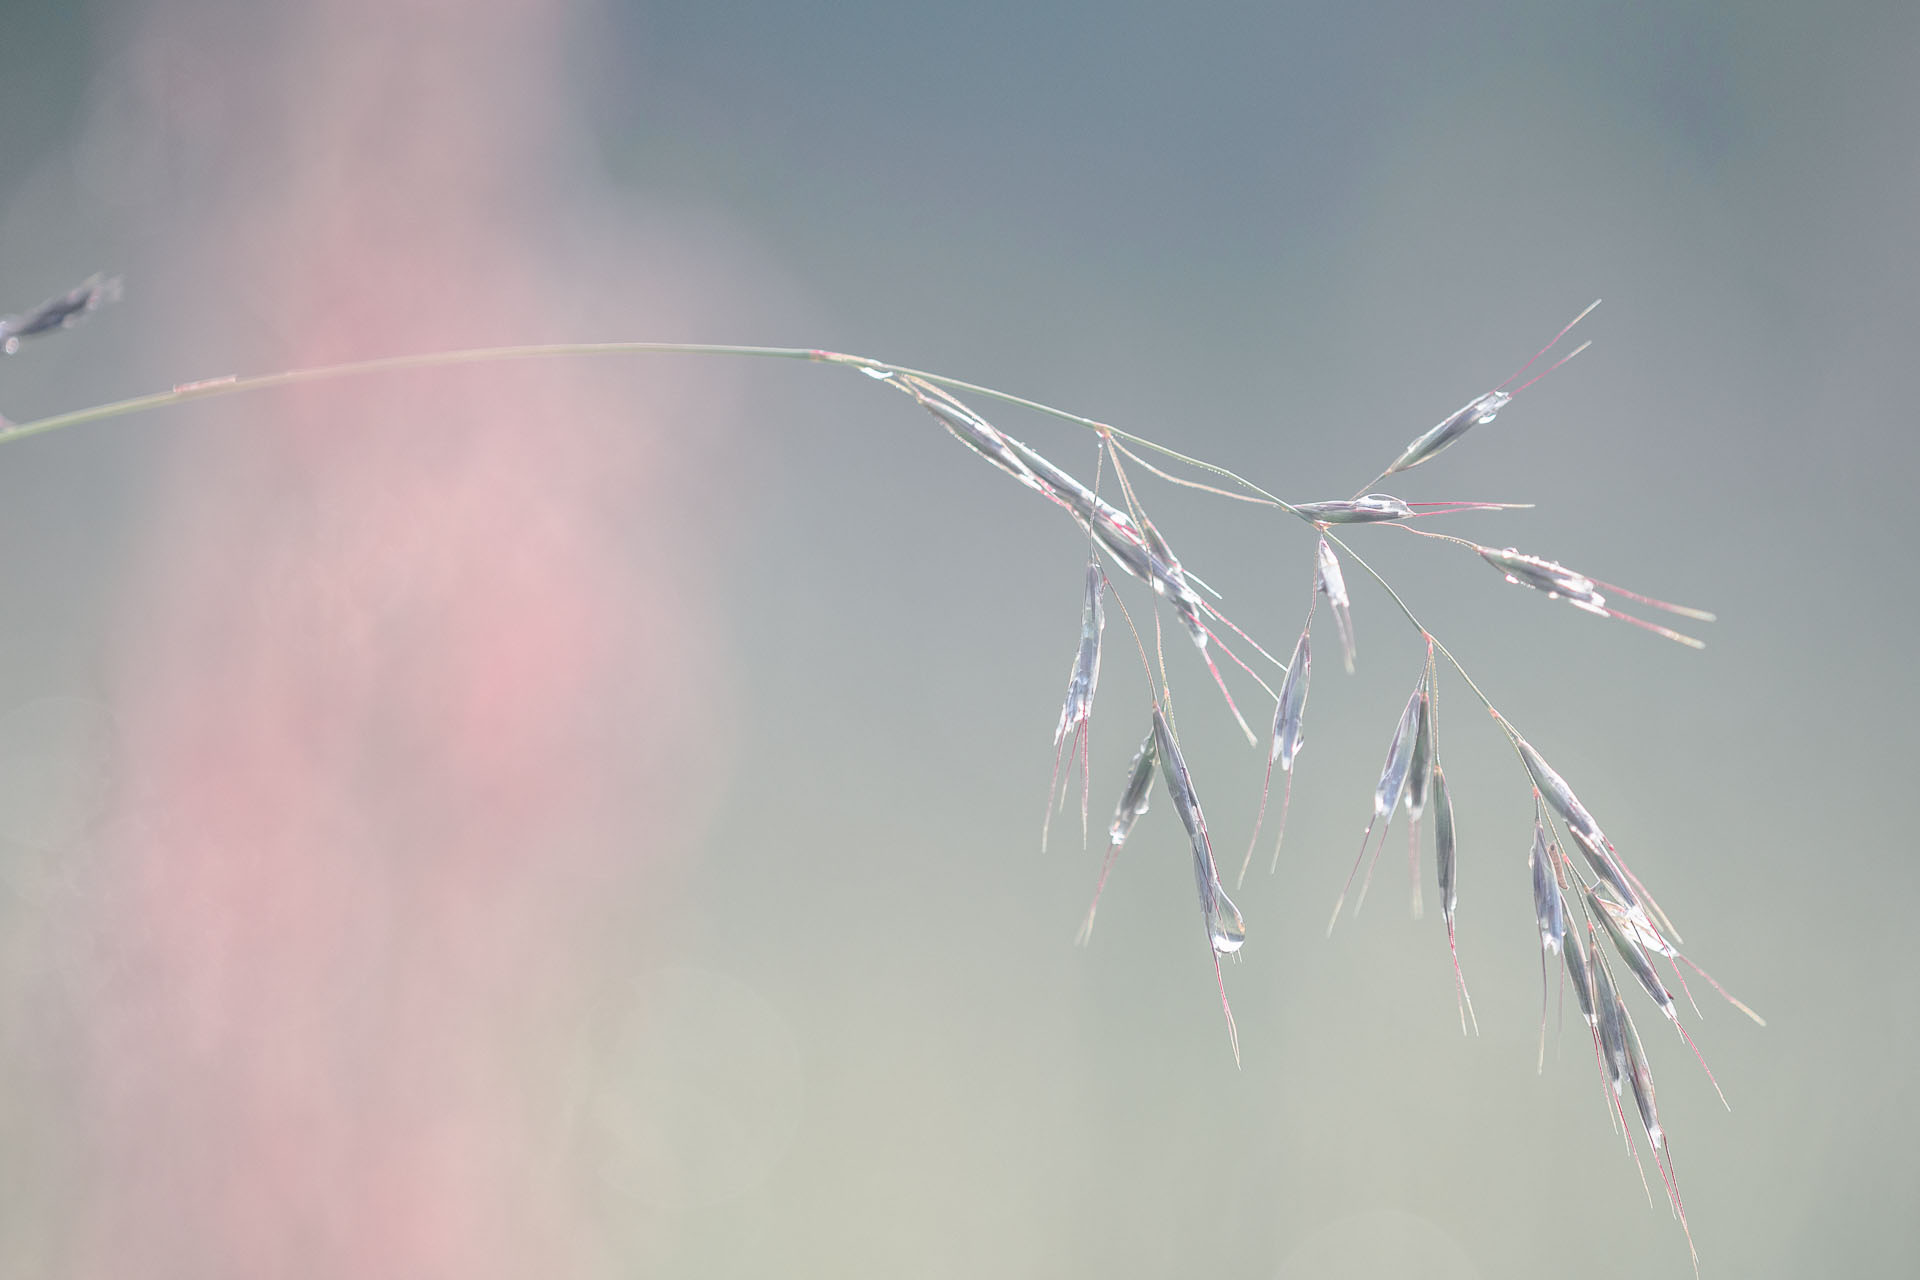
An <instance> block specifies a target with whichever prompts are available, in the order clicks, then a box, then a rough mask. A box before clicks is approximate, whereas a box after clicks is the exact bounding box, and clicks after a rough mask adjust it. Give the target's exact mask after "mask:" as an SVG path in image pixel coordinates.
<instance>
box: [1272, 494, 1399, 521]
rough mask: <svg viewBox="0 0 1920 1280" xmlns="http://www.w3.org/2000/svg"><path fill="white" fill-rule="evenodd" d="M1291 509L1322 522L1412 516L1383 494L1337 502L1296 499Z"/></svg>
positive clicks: (1378, 519)
mask: <svg viewBox="0 0 1920 1280" xmlns="http://www.w3.org/2000/svg"><path fill="white" fill-rule="evenodd" d="M1293 509H1294V510H1295V511H1296V512H1298V513H1299V514H1301V515H1303V516H1306V517H1307V518H1309V519H1312V520H1318V521H1320V522H1321V523H1323V524H1380V523H1382V522H1384V521H1388V520H1405V519H1407V518H1408V517H1410V516H1411V515H1413V508H1411V507H1409V506H1408V505H1407V504H1406V503H1404V502H1402V501H1400V499H1398V498H1396V497H1394V496H1393V495H1392V494H1386V493H1369V494H1367V495H1366V496H1364V497H1360V498H1346V499H1341V500H1340V501H1337V502H1299V503H1295V504H1294V508H1293Z"/></svg>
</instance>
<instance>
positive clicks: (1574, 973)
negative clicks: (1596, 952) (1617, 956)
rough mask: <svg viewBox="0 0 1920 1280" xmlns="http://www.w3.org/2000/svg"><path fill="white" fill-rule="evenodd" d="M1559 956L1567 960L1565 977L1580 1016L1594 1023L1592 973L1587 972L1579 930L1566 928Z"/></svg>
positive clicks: (1585, 953) (1585, 951)
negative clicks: (1570, 985)
mask: <svg viewBox="0 0 1920 1280" xmlns="http://www.w3.org/2000/svg"><path fill="white" fill-rule="evenodd" d="M1560 954H1561V956H1562V958H1563V959H1565V960H1566V962H1567V978H1568V980H1569V981H1570V982H1571V983H1572V986H1573V998H1574V1000H1575V1001H1576V1002H1577V1003H1578V1004H1579V1006H1580V1016H1581V1017H1583V1018H1585V1019H1586V1020H1587V1025H1588V1026H1590V1027H1591V1026H1593V1025H1594V1021H1595V1019H1594V1011H1593V975H1592V974H1591V973H1590V972H1588V967H1587V949H1586V946H1585V945H1584V944H1583V943H1582V942H1581V941H1580V930H1578V929H1569V930H1567V934H1566V938H1565V940H1564V943H1563V949H1562V951H1561V953H1560Z"/></svg>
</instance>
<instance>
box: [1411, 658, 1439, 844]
mask: <svg viewBox="0 0 1920 1280" xmlns="http://www.w3.org/2000/svg"><path fill="white" fill-rule="evenodd" d="M1419 696H1420V710H1419V711H1418V713H1416V721H1417V723H1416V724H1415V726H1414V733H1413V760H1412V762H1411V764H1410V765H1409V766H1408V768H1407V817H1408V818H1410V819H1412V820H1413V821H1414V822H1418V821H1420V815H1421V814H1423V813H1425V812H1426V810H1427V787H1428V785H1429V784H1430V783H1431V782H1432V781H1433V767H1434V766H1433V697H1432V695H1431V694H1430V693H1429V692H1428V691H1427V688H1426V682H1425V681H1424V680H1423V681H1422V683H1421V689H1420V695H1419Z"/></svg>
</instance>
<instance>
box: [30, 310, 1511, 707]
mask: <svg viewBox="0 0 1920 1280" xmlns="http://www.w3.org/2000/svg"><path fill="white" fill-rule="evenodd" d="M623 355H624V356H637V355H688V356H734V357H744V358H752V359H767V360H808V361H814V362H818V363H824V364H839V365H846V366H849V367H852V368H856V369H863V370H871V371H873V372H876V373H881V374H886V375H897V376H902V377H912V378H921V379H924V380H925V381H927V382H930V383H933V384H935V385H936V386H941V387H945V388H947V389H949V390H952V391H962V392H966V393H968V394H970V395H977V396H980V397H983V398H985V399H990V400H995V401H998V402H1000V403H1002V404H1009V405H1014V406H1017V407H1019V408H1022V409H1027V410H1030V411H1032V412H1034V413H1039V414H1044V415H1046V416H1047V417H1051V418H1056V419H1059V420H1060V421H1063V422H1068V423H1072V424H1073V425H1075V426H1078V427H1081V428H1084V429H1086V430H1089V431H1092V432H1094V433H1095V434H1097V435H1099V436H1100V437H1101V438H1102V439H1104V440H1106V441H1108V442H1109V444H1110V445H1112V444H1113V443H1114V442H1117V441H1122V440H1124V441H1126V442H1127V443H1128V444H1132V445H1135V446H1137V447H1139V448H1141V449H1147V450H1151V451H1153V452H1154V453H1157V454H1159V455H1160V456H1162V457H1164V458H1167V459H1170V460H1171V461H1174V462H1178V463H1182V464H1184V465H1186V466H1189V467H1193V468H1194V469H1196V470H1199V471H1204V472H1207V473H1209V474H1211V475H1215V476H1218V477H1220V478H1221V479H1224V480H1227V481H1229V482H1231V483H1233V484H1235V485H1238V486H1240V488H1242V489H1244V490H1245V491H1246V493H1247V494H1248V495H1251V497H1250V498H1242V500H1243V501H1248V500H1251V501H1257V502H1263V503H1268V504H1271V505H1272V506H1274V507H1276V508H1278V509H1279V510H1281V511H1284V512H1286V513H1287V514H1289V515H1292V516H1295V517H1297V518H1299V519H1301V520H1305V521H1306V522H1307V523H1309V524H1314V523H1316V522H1315V521H1313V519H1312V518H1311V517H1309V516H1307V515H1306V514H1304V513H1303V512H1301V511H1299V510H1298V509H1297V508H1295V507H1294V506H1293V505H1292V504H1291V503H1289V502H1287V501H1286V500H1284V499H1283V498H1281V497H1279V496H1278V495H1276V494H1274V493H1271V492H1269V491H1268V490H1266V489H1265V488H1263V487H1261V486H1260V485H1257V484H1255V483H1254V482H1253V481H1251V480H1249V479H1247V478H1246V477H1245V476H1242V475H1240V474H1239V473H1238V472H1235V471H1232V470H1229V469H1228V468H1226V467H1222V466H1218V465H1216V464H1214V463H1211V462H1206V461H1204V460H1202V459H1199V458H1195V457H1192V456H1190V455H1188V454H1184V453H1181V452H1179V451H1178V450H1176V449H1170V448H1168V447H1167V446H1165V445H1163V444H1160V443H1158V442H1156V441H1153V440H1149V439H1147V438H1146V437H1145V436H1139V435H1135V434H1133V433H1131V432H1128V431H1122V430H1121V429H1119V428H1118V427H1114V426H1110V425H1108V424H1107V423H1104V422H1099V421H1097V420H1095V419H1093V418H1088V417H1083V416H1082V415H1080V414H1077V413H1069V412H1067V411H1066V410H1064V409H1058V408H1055V407H1054V406H1052V405H1049V404H1043V403H1041V402H1040V401H1038V400H1029V399H1027V398H1026V397H1024V396H1016V395H1012V394H1010V393H1008V392H1005V391H999V390H996V389H994V388H992V387H987V386H982V385H980V384H979V383H975V382H967V381H965V380H964V379H960V378H950V377H947V376H946V375H944V374H938V373H930V372H927V371H926V370H923V369H913V368H909V367H908V366H906V365H898V364H890V363H888V362H886V361H884V360H875V359H872V358H871V357H868V356H856V355H848V354H845V353H843V352H837V351H822V350H819V349H816V348H810V347H757V346H735V345H721V344H714V343H686V342H582V343H552V344H539V345H521V346H509V347H473V348H467V349H464V350H458V351H436V352H427V353H424V354H419V355H407V356H381V357H378V358H376V359H372V360H354V361H347V362H345V363H341V364H330V365H319V366H315V367H312V368H307V369H290V370H286V371H284V372H280V373H265V374H254V375H250V376H248V377H239V376H233V375H229V376H227V377H221V378H210V379H205V380H203V381H199V382H188V383H182V384H180V385H178V386H176V387H174V388H173V389H172V390H170V391H160V392H155V393H152V394H150V395H144V396H134V397H132V398H130V399H126V400H115V401H111V402H109V403H106V404H100V405H94V406H91V407H89V408H85V409H76V410H73V411H71V412H69V413H58V414H52V415H50V416H48V417H44V418H36V419H34V420H33V421H31V422H22V423H15V424H7V425H5V426H3V427H0V443H5V442H8V441H12V440H22V439H26V438H27V437H29V436H37V435H44V434H46V433H48V432H51V431H59V430H63V429H65V428H67V427H77V426H83V425H85V424H87V423H93V422H104V421H106V420H108V419H111V418H121V417H127V416H130V415H132V414H138V413H146V412H149V411H151V410H155V409H165V408H169V407H171V406H174V405H180V404H186V403H188V402H190V401H200V400H213V399H219V398H222V397H225V396H232V395H241V394H245V393H250V392H255V391H268V390H273V389H275V388H279V387H294V386H304V385H307V384H310V383H317V382H330V381H334V380H337V379H342V378H354V377H361V376H364V375H367V374H375V373H393V372H401V371H405V370H415V369H440V368H452V367H455V366H460V365H471V364H493V363H500V362H504V361H511V360H544V359H554V358H559V357H583V356H623ZM1114 464H1115V467H1116V468H1118V466H1119V459H1118V456H1117V455H1116V457H1115V459H1114ZM1152 470H1154V471H1155V473H1156V474H1159V475H1161V476H1163V477H1164V478H1166V479H1170V480H1174V481H1175V483H1192V482H1186V481H1179V480H1177V478H1175V477H1172V476H1167V475H1166V473H1164V472H1160V471H1159V470H1158V468H1152ZM1121 483H1122V488H1123V489H1125V490H1128V493H1127V496H1128V498H1129V506H1132V505H1133V503H1132V501H1131V499H1132V494H1131V492H1130V488H1129V487H1128V486H1127V485H1126V482H1125V478H1124V473H1122V479H1121ZM1198 487H1205V486H1198ZM1215 492H1221V491H1218V490H1215ZM1222 496H1228V497H1236V496H1239V495H1232V494H1224V493H1223V495H1222ZM1323 532H1325V533H1326V536H1327V537H1328V538H1329V539H1331V540H1332V541H1333V543H1334V544H1335V545H1337V546H1338V547H1339V548H1340V549H1341V550H1342V551H1345V552H1346V553H1347V555H1349V556H1351V557H1352V559H1353V561H1354V563H1356V564H1358V565H1359V566H1360V567H1361V568H1362V569H1364V570H1366V572H1367V575H1368V576H1369V577H1371V578H1372V579H1373V580H1374V581H1375V582H1378V583H1379V584H1380V585H1381V586H1382V587H1383V588H1385V589H1386V592H1387V594H1388V595H1389V596H1390V597H1392V599H1393V602H1394V604H1396V605H1397V606H1399V608H1400V611H1401V612H1402V613H1403V614H1405V615H1406V617H1407V621H1409V622H1410V623H1412V624H1413V626H1414V627H1415V628H1416V629H1418V630H1419V631H1420V633H1421V634H1422V635H1424V636H1427V637H1428V638H1429V639H1432V633H1431V632H1429V631H1428V630H1427V629H1426V628H1425V627H1424V626H1422V625H1421V622H1420V619H1419V618H1418V617H1417V616H1415V614H1414V612H1413V610H1412V609H1410V608H1409V607H1408V606H1407V603H1406V601H1405V600H1403V599H1401V598H1400V593H1399V592H1397V591H1395V590H1394V589H1393V586H1392V584H1391V583H1389V582H1388V581H1387V580H1386V579H1385V578H1384V577H1382V576H1381V575H1380V573H1379V572H1378V571H1377V570H1375V569H1374V567H1373V566H1372V565H1370V564H1368V563H1367V561H1366V560H1365V559H1363V558H1362V557H1361V556H1360V555H1359V554H1357V553H1356V552H1355V551H1354V550H1353V548H1352V547H1350V546H1348V545H1347V543H1346V542H1345V541H1344V540H1343V539H1341V538H1340V537H1339V536H1338V535H1337V534H1334V533H1333V532H1332V531H1331V530H1327V529H1324V528H1323ZM1433 643H1434V645H1435V646H1436V647H1437V648H1438V649H1439V651H1440V652H1441V653H1442V654H1443V655H1445V657H1446V659H1447V661H1448V663H1449V664H1451V665H1452V666H1453V668H1454V670H1456V671H1458V672H1459V673H1460V676H1461V678H1462V679H1463V680H1465V681H1466V683H1467V687H1468V688H1470V689H1472V690H1473V693H1474V696H1476V697H1478V698H1479V699H1480V701H1481V702H1482V703H1483V704H1485V705H1486V707H1487V709H1488V710H1489V711H1493V712H1494V715H1495V716H1496V717H1499V712H1498V711H1497V710H1495V709H1494V706H1493V703H1492V701H1491V700H1490V699H1488V697H1487V695H1486V694H1485V693H1484V692H1482V691H1481V689H1480V687H1479V686H1478V685H1477V684H1475V683H1474V681H1473V677H1472V676H1470V675H1468V674H1467V671H1466V668H1465V667H1463V666H1462V665H1461V664H1460V660H1459V659H1458V658H1455V657H1454V656H1453V653H1452V652H1451V651H1450V650H1448V648H1447V647H1446V646H1445V645H1444V644H1441V643H1440V641H1438V640H1434V641H1433ZM1499 718H1500V723H1501V725H1502V727H1503V728H1505V729H1506V731H1507V733H1508V734H1509V735H1510V736H1511V735H1512V734H1513V732H1514V730H1513V728H1512V726H1510V725H1507V723H1506V720H1505V718H1504V717H1499Z"/></svg>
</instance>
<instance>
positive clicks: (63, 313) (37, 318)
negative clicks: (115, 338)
mask: <svg viewBox="0 0 1920 1280" xmlns="http://www.w3.org/2000/svg"><path fill="white" fill-rule="evenodd" d="M119 296H120V277H119V276H105V275H100V274H97V273H96V274H94V275H90V276H88V277H87V278H86V279H85V280H82V281H81V282H80V283H79V284H78V285H76V286H74V287H73V288H72V289H69V290H67V292H65V293H62V294H57V295H55V296H54V297H51V298H48V299H47V300H46V301H45V302H43V303H41V304H40V305H39V306H37V307H35V308H34V309H33V310H31V311H29V312H27V313H26V314H25V315H18V316H0V352H4V353H5V354H7V355H12V354H14V353H15V352H17V351H18V350H20V340H21V339H22V338H37V337H39V336H41V335H43V334H48V333H52V332H54V331H55V330H58V329H71V328H73V327H74V326H75V325H77V324H79V323H80V321H81V320H83V319H85V318H86V315H87V313H88V312H89V311H92V310H94V309H95V308H97V307H99V306H101V305H102V304H103V303H108V302H112V301H114V300H116V299H117V298H119Z"/></svg>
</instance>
